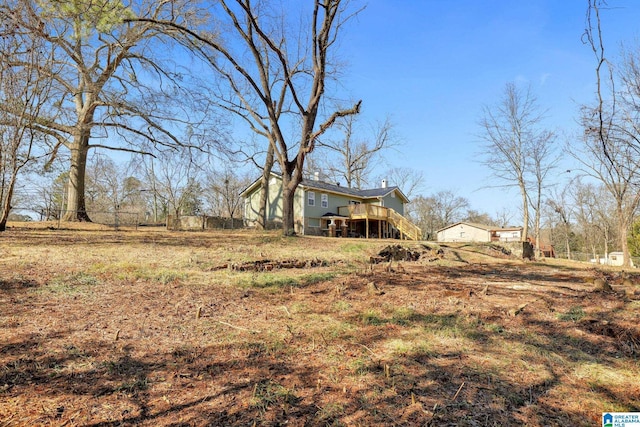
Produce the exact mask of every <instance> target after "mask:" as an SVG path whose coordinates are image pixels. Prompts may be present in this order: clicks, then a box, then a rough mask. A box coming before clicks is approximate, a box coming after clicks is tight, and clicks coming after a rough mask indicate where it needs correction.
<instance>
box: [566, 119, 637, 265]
mask: <svg viewBox="0 0 640 427" xmlns="http://www.w3.org/2000/svg"><path fill="white" fill-rule="evenodd" d="M594 120H595V121H596V122H598V121H599V118H598V113H595V115H594V110H593V109H590V108H587V109H584V110H583V117H582V123H583V126H584V128H585V133H584V137H583V139H582V143H583V144H582V147H576V145H572V146H571V149H570V151H569V152H570V153H571V155H572V156H573V157H574V158H575V159H576V161H577V162H578V163H579V164H581V171H582V173H583V174H585V175H588V176H591V177H592V178H595V179H596V180H598V181H599V182H601V183H602V185H603V186H604V188H605V189H606V190H607V192H608V193H609V195H610V196H611V198H612V200H613V203H614V206H615V210H614V215H615V216H614V217H615V219H616V224H617V228H618V229H617V234H618V238H619V247H620V249H621V250H622V252H623V254H624V265H626V266H629V265H630V258H629V246H628V241H627V234H628V231H629V229H630V227H631V224H632V223H633V218H634V214H635V212H636V210H637V208H638V206H639V205H640V189H639V188H638V186H637V185H636V182H635V181H636V180H637V176H638V174H639V173H640V163H638V159H637V157H636V153H635V150H634V149H633V148H632V146H631V145H629V143H628V142H627V140H626V139H624V137H621V136H620V135H619V133H618V132H616V130H615V129H607V130H605V131H604V132H603V133H602V134H604V135H606V140H605V144H606V150H603V145H602V144H601V142H602V140H601V139H600V135H601V133H600V131H599V130H597V126H598V125H595V126H594V124H593V121H594ZM607 120H609V119H608V118H607ZM611 123H613V122H611Z"/></svg>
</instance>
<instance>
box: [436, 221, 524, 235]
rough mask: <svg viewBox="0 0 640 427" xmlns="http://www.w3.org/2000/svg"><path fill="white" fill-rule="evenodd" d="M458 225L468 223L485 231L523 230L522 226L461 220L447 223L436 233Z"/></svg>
mask: <svg viewBox="0 0 640 427" xmlns="http://www.w3.org/2000/svg"><path fill="white" fill-rule="evenodd" d="M458 225H468V226H469V227H473V228H478V229H480V230H485V231H521V230H522V227H508V228H500V227H495V226H493V225H485V224H478V223H475V222H466V221H460V222H456V223H454V224H450V225H447V226H446V227H442V228H441V229H440V230H437V231H436V233H439V232H441V231H444V230H448V229H449V228H453V227H456V226H458Z"/></svg>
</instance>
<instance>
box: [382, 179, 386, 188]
mask: <svg viewBox="0 0 640 427" xmlns="http://www.w3.org/2000/svg"><path fill="white" fill-rule="evenodd" d="M382 188H387V180H386V179H383V180H382Z"/></svg>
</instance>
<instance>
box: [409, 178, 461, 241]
mask: <svg viewBox="0 0 640 427" xmlns="http://www.w3.org/2000/svg"><path fill="white" fill-rule="evenodd" d="M469 207H470V205H469V200H467V199H466V198H464V197H461V196H456V194H455V193H454V192H453V191H451V190H442V191H438V192H437V193H435V194H433V195H431V196H428V197H424V196H418V197H416V198H415V199H414V209H413V215H414V220H415V221H416V223H417V224H418V226H419V227H420V228H421V229H422V231H423V233H424V235H425V238H426V239H427V240H431V239H435V237H436V232H437V231H438V230H439V229H441V228H443V227H445V226H447V225H450V224H453V223H455V222H458V221H462V220H463V219H464V217H465V214H466V213H467V211H468V210H469Z"/></svg>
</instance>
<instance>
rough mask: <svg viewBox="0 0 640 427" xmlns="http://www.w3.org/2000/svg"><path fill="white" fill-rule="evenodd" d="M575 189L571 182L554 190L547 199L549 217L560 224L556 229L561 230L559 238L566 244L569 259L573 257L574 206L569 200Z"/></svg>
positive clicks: (565, 249)
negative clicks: (560, 188)
mask: <svg viewBox="0 0 640 427" xmlns="http://www.w3.org/2000/svg"><path fill="white" fill-rule="evenodd" d="M573 190H574V188H573V184H572V183H570V184H569V185H567V186H565V187H563V188H562V190H557V189H556V190H553V191H552V193H551V195H550V197H549V198H548V199H547V200H546V206H547V207H548V211H549V217H550V218H551V219H552V220H553V222H555V223H557V224H558V226H557V227H554V229H555V230H558V231H559V238H560V240H561V241H562V244H563V246H564V251H565V253H566V255H567V259H571V240H572V239H571V237H572V236H571V233H572V228H573V223H572V216H573V206H572V205H571V203H570V200H569V193H570V192H572V191H573Z"/></svg>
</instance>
